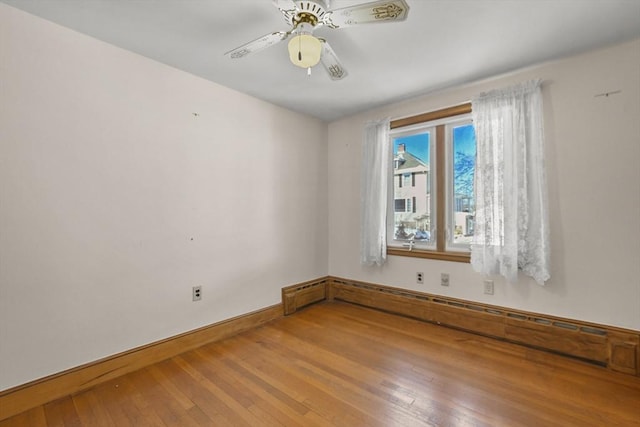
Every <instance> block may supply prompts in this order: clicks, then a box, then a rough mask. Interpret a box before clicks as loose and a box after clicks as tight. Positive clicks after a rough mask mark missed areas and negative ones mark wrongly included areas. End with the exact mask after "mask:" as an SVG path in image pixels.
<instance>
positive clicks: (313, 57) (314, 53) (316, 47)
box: [289, 34, 322, 68]
mask: <svg viewBox="0 0 640 427" xmlns="http://www.w3.org/2000/svg"><path fill="white" fill-rule="evenodd" d="M321 54H322V43H321V42H320V40H318V39H317V38H315V37H313V36H312V35H310V34H300V35H297V36H295V37H293V38H292V39H291V40H289V59H291V62H292V63H293V65H297V66H298V67H302V68H309V67H313V66H314V65H316V64H317V63H318V62H320V55H321Z"/></svg>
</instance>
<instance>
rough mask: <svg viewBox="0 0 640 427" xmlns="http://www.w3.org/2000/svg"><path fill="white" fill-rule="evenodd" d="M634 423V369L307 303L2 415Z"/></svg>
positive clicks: (307, 422) (639, 398)
mask: <svg viewBox="0 0 640 427" xmlns="http://www.w3.org/2000/svg"><path fill="white" fill-rule="evenodd" d="M236 425H238V426H305V427H307V426H348V427H355V426H385V427H391V426H411V427H413V426H510V427H511V426H634V425H638V426H640V378H638V377H633V376H630V375H624V374H619V373H615V372H611V371H608V370H606V369H604V368H601V367H597V366H592V365H589V364H586V363H583V362H580V361H576V360H572V359H568V358H565V357H561V356H556V355H552V354H549V353H544V352H541V351H537V350H533V349H529V348H525V347H521V346H517V345H512V344H508V343H503V342H500V341H496V340H493V339H489V338H484V337H480V336H476V335H471V334H468V333H465V332H460V331H456V330H452V329H447V328H444V327H439V326H435V325H430V324H426V323H423V322H420V321H416V320H412V319H407V318H403V317H400V316H395V315H391V314H387V313H383V312H379V311H375V310H371V309H366V308H362V307H359V306H355V305H350V304H346V303H339V302H330V303H322V304H317V305H314V306H311V307H308V308H306V309H303V310H300V311H298V312H297V313H296V314H294V315H292V316H289V317H285V318H283V319H279V320H276V321H273V322H271V323H269V324H267V325H265V326H263V327H260V328H258V329H255V330H251V331H248V332H244V333H242V334H240V335H237V336H235V337H232V338H229V339H226V340H224V341H221V342H217V343H213V344H209V345H206V346H203V347H201V348H198V349H196V350H192V351H188V352H186V353H184V354H181V355H179V356H176V357H173V358H171V359H169V360H166V361H164V362H161V363H157V364H155V365H153V366H150V367H147V368H145V369H142V370H140V371H137V372H134V373H131V374H128V375H125V376H123V377H120V378H117V379H115V380H112V381H110V382H107V383H104V384H102V385H99V386H96V387H94V388H92V389H90V390H87V391H85V392H82V393H79V394H77V395H74V396H69V397H66V398H63V399H60V400H58V401H55V402H52V403H49V404H46V405H44V406H40V407H37V408H35V409H32V410H30V411H28V412H25V413H23V414H20V415H18V416H15V417H13V418H10V419H7V420H5V421H3V422H0V427H7V426H29V427H34V426H118V427H121V426H236Z"/></svg>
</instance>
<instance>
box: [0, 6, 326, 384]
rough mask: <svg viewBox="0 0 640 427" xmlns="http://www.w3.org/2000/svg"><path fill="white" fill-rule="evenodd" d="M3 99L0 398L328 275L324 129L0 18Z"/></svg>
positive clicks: (101, 46)
mask: <svg viewBox="0 0 640 427" xmlns="http://www.w3.org/2000/svg"><path fill="white" fill-rule="evenodd" d="M0 85H1V86H0V205H1V206H0V390H2V389H6V388H10V387H12V386H15V385H18V384H22V383H25V382H28V381H30V380H33V379H36V378H40V377H43V376H45V375H48V374H52V373H55V372H59V371H61V370H64V369H67V368H71V367H74V366H78V365H81V364H83V363H87V362H90V361H92V360H96V359H99V358H102V357H105V356H108V355H112V354H115V353H118V352H121V351H124V350H128V349H131V348H134V347H137V346H140V345H143V344H146V343H149V342H153V341H156V340H159V339H162V338H165V337H169V336H173V335H175V334H179V333H182V332H185V331H189V330H192V329H194V328H197V327H200V326H203V325H207V324H211V323H214V322H216V321H219V320H222V319H227V318H230V317H233V316H236V315H240V314H244V313H247V312H251V311H253V310H256V309H260V308H263V307H267V306H270V305H273V304H276V303H278V302H280V289H281V288H282V287H283V286H286V285H289V284H293V283H299V282H302V281H305V280H310V279H315V278H317V277H322V276H325V275H326V274H327V269H328V267H327V265H328V264H327V263H328V261H327V208H326V204H327V199H326V198H327V166H326V165H327V147H326V140H327V126H326V124H325V123H323V122H321V121H319V120H316V119H313V118H310V117H307V116H303V115H299V114H296V113H294V112H291V111H287V110H284V109H281V108H278V107H275V106H273V105H270V104H267V103H265V102H262V101H259V100H256V99H254V98H251V97H249V96H246V95H243V94H240V93H237V92H234V91H232V90H230V89H227V88H224V87H221V86H219V85H216V84H213V83H211V82H208V81H205V80H202V79H200V78H197V77H194V76H192V75H189V74H186V73H183V72H181V71H178V70H175V69H173V68H170V67H167V66H165V65H162V64H159V63H156V62H154V61H151V60H149V59H146V58H143V57H140V56H137V55H135V54H133V53H130V52H127V51H124V50H121V49H118V48H115V47H113V46H111V45H108V44H105V43H102V42H99V41H96V40H94V39H91V38H89V37H86V36H83V35H81V34H78V33H75V32H73V31H70V30H68V29H65V28H62V27H59V26H57V25H54V24H51V23H49V22H46V21H43V20H41V19H39V18H36V17H33V16H30V15H27V14H25V13H23V12H20V11H18V10H16V9H13V8H11V7H9V6H6V5H3V4H0ZM193 113H197V114H198V115H197V116H195V115H194V114H193ZM303 131H304V134H305V135H307V137H306V138H298V137H297V136H296V135H298V134H300V133H303ZM194 285H202V288H203V300H202V301H200V302H197V303H194V302H192V301H191V287H192V286H194Z"/></svg>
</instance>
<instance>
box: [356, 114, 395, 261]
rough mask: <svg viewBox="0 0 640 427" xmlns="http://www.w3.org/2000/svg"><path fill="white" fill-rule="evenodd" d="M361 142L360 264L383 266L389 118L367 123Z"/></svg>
mask: <svg viewBox="0 0 640 427" xmlns="http://www.w3.org/2000/svg"><path fill="white" fill-rule="evenodd" d="M364 131H365V135H364V141H363V143H362V171H361V180H360V261H361V263H362V264H365V265H373V264H377V265H382V264H384V262H385V260H386V259H387V224H386V220H387V187H388V182H389V167H390V163H391V160H390V155H391V144H390V142H389V119H382V120H378V121H375V122H368V123H367V124H366V125H365V129H364Z"/></svg>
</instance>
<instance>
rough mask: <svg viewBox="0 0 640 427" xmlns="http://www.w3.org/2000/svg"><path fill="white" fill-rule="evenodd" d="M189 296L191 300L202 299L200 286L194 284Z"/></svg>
mask: <svg viewBox="0 0 640 427" xmlns="http://www.w3.org/2000/svg"><path fill="white" fill-rule="evenodd" d="M191 297H192V299H193V301H200V300H201V299H202V286H194V287H193V288H191Z"/></svg>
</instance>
